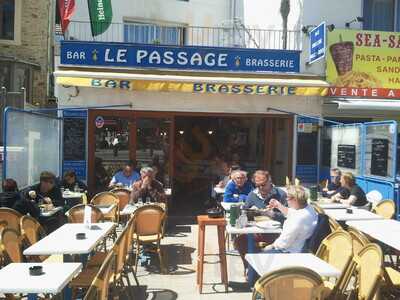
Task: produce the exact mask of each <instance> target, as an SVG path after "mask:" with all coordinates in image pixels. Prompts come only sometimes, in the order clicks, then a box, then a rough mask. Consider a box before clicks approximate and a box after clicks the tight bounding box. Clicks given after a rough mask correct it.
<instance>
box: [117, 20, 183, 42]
mask: <svg viewBox="0 0 400 300" xmlns="http://www.w3.org/2000/svg"><path fill="white" fill-rule="evenodd" d="M182 36H183V28H182V27H171V26H159V25H155V24H141V23H125V24H124V42H127V43H139V44H161V45H181V44H183V42H182Z"/></svg>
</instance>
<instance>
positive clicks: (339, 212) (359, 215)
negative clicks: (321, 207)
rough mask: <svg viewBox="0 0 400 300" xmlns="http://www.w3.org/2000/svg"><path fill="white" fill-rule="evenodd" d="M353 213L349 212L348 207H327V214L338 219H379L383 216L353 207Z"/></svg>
mask: <svg viewBox="0 0 400 300" xmlns="http://www.w3.org/2000/svg"><path fill="white" fill-rule="evenodd" d="M352 211H353V213H352V214H349V213H347V210H346V209H325V214H327V215H328V216H330V217H331V218H333V219H335V220H336V221H343V222H345V221H362V220H379V219H383V217H381V216H379V215H377V214H374V213H372V212H370V211H367V210H365V209H361V208H352Z"/></svg>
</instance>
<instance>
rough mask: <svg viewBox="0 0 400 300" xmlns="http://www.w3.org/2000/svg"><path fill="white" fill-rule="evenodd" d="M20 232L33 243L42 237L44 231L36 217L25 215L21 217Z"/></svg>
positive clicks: (44, 233)
mask: <svg viewBox="0 0 400 300" xmlns="http://www.w3.org/2000/svg"><path fill="white" fill-rule="evenodd" d="M21 234H22V236H23V238H24V239H25V240H26V241H27V242H28V243H29V244H30V245H33V244H35V243H37V242H38V241H39V240H40V239H41V238H42V237H44V236H45V235H46V232H45V231H44V229H43V227H42V225H40V223H39V222H38V221H36V219H34V218H32V217H31V216H28V215H26V216H23V217H22V218H21Z"/></svg>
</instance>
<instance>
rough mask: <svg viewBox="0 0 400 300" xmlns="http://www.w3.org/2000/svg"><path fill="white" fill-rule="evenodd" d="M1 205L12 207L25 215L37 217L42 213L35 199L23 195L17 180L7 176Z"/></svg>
mask: <svg viewBox="0 0 400 300" xmlns="http://www.w3.org/2000/svg"><path fill="white" fill-rule="evenodd" d="M0 203H1V207H8V208H12V209H14V210H16V211H18V212H20V213H21V214H23V215H26V214H30V215H31V216H32V217H33V218H35V219H37V218H38V217H39V215H40V209H39V206H38V205H37V204H36V202H35V201H29V200H27V199H25V198H24V197H22V196H21V194H20V192H19V190H18V185H17V182H16V181H15V180H14V179H11V178H7V179H6V180H4V181H3V192H2V193H0Z"/></svg>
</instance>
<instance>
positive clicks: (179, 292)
mask: <svg viewBox="0 0 400 300" xmlns="http://www.w3.org/2000/svg"><path fill="white" fill-rule="evenodd" d="M189 223H192V224H189ZM162 245H163V251H164V253H165V255H164V257H165V264H166V265H167V266H168V270H169V272H168V274H160V272H159V268H158V267H157V266H158V259H157V257H154V258H153V257H152V258H151V260H150V262H151V264H150V265H149V266H146V267H143V266H141V267H139V269H138V279H139V283H140V285H141V286H140V289H138V288H134V290H135V294H136V295H137V296H136V297H135V299H138V300H144V299H146V300H147V299H152V300H174V299H185V300H186V299H211V300H213V299H215V300H218V299H227V300H228V299H229V300H235V299H251V292H250V290H249V287H248V285H247V284H246V282H245V278H244V274H243V273H244V272H243V265H242V262H241V259H240V257H239V256H236V255H228V256H227V260H228V279H229V292H228V293H225V292H224V286H223V285H222V284H221V280H220V272H219V264H206V265H205V267H204V282H205V285H204V286H203V294H201V295H200V294H199V293H198V290H197V286H196V259H197V251H196V248H197V225H196V224H194V222H193V220H190V219H186V218H185V219H184V220H182V219H181V220H178V219H177V217H175V218H173V217H172V218H171V219H170V222H169V230H168V234H167V236H166V237H165V239H164V240H163V243H162ZM217 249H218V243H217V230H216V227H208V228H207V231H206V253H217ZM206 260H207V261H211V262H215V261H217V260H218V257H217V256H207V257H206ZM122 298H123V297H121V298H120V299H122ZM124 299H129V298H128V297H126V298H124Z"/></svg>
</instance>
